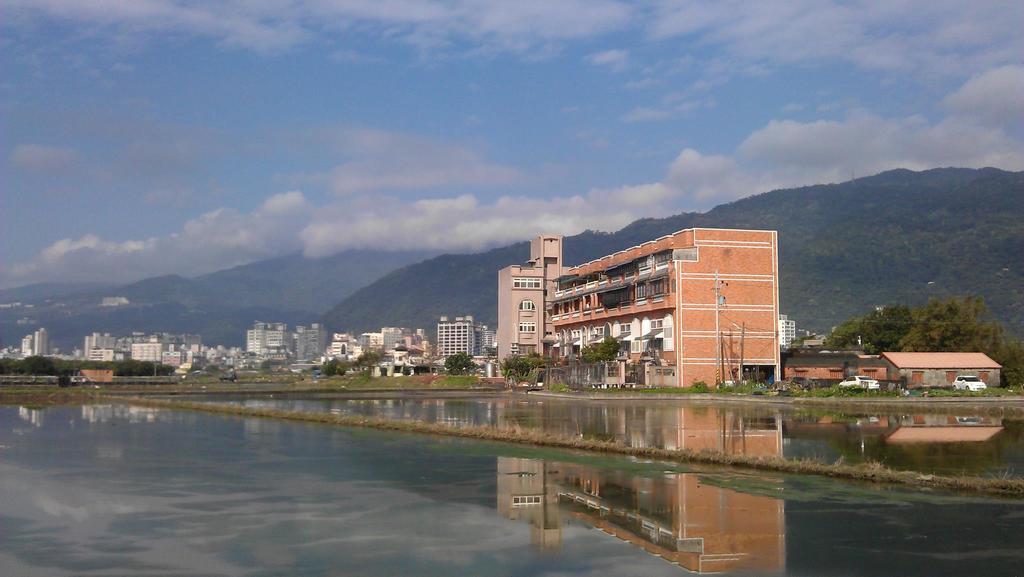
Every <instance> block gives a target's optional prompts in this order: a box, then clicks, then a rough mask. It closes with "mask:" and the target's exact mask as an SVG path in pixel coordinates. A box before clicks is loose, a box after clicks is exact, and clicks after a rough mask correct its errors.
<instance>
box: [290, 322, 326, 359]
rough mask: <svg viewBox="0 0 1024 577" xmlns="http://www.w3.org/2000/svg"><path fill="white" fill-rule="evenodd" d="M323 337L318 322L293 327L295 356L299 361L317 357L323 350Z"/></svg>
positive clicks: (321, 328)
mask: <svg viewBox="0 0 1024 577" xmlns="http://www.w3.org/2000/svg"><path fill="white" fill-rule="evenodd" d="M325 337H326V334H325V333H324V329H323V326H322V325H320V324H319V323H313V324H311V325H309V326H308V327H306V326H302V325H299V326H297V327H295V333H294V339H295V358H296V359H298V360H300V361H308V360H312V359H316V358H319V357H320V355H322V354H323V352H324V343H325Z"/></svg>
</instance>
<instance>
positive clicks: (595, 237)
mask: <svg viewBox="0 0 1024 577" xmlns="http://www.w3.org/2000/svg"><path fill="white" fill-rule="evenodd" d="M695 226H705V227H727V228H728V227H737V228H766V229H775V230H778V231H779V243H780V275H781V280H780V284H781V287H782V292H781V296H782V312H784V313H788V314H789V315H790V316H791V318H794V319H795V320H796V321H797V323H798V327H800V328H809V329H817V330H827V329H829V328H830V327H832V326H834V325H836V324H838V323H839V322H841V321H843V320H845V319H846V318H848V317H850V316H852V315H854V314H860V313H863V312H864V311H866V310H870V309H871V308H872V307H874V306H876V305H881V304H887V303H897V302H902V303H908V304H919V303H921V302H923V301H925V300H927V299H928V297H930V296H952V295H980V296H982V297H984V298H985V300H986V301H987V302H988V304H989V306H990V307H991V309H992V310H993V311H994V312H995V314H996V315H997V316H998V317H999V318H1000V319H1002V320H1003V322H1004V323H1005V324H1006V325H1007V327H1008V328H1009V329H1010V330H1011V331H1013V332H1015V333H1017V334H1022V333H1024V266H1022V264H1021V263H1022V262H1024V260H1022V257H1021V255H1022V254H1024V172H1016V173H1012V172H1005V171H1001V170H997V169H980V170H973V169H954V168H947V169H934V170H928V171H923V172H912V171H909V170H893V171H889V172H885V173H882V174H878V175H875V176H871V177H867V178H860V179H856V180H852V181H849V182H845V183H841V184H834V185H815V186H807V187H802V188H795V189H784V190H775V191H771V192H767V193H763V194H759V195H756V196H752V197H748V198H744V199H742V200H738V201H736V202H732V203H729V204H725V205H721V206H718V207H716V208H714V209H712V210H710V211H708V212H707V213H684V214H679V215H675V216H671V217H668V218H663V219H643V220H638V221H636V222H634V223H632V224H630V225H629V226H627V227H625V228H623V229H622V230H620V231H618V232H615V233H611V234H607V233H594V232H585V233H583V234H580V235H576V236H572V237H567V238H566V239H565V260H566V262H567V263H568V264H576V263H580V262H585V261H588V260H591V259H593V258H597V257H600V256H602V255H605V254H608V253H610V252H613V251H615V250H619V249H621V248H625V247H628V246H632V245H636V244H639V243H641V242H644V241H646V240H650V239H653V238H656V237H658V236H662V235H665V234H669V233H672V232H675V231H677V230H680V229H683V228H689V227H695ZM552 232H557V231H552ZM528 250H529V249H528V245H527V243H525V242H522V243H517V244H514V245H511V246H507V247H503V248H498V249H494V250H491V251H487V252H484V253H479V254H472V255H444V256H440V257H436V258H433V259H430V260H427V261H424V262H421V263H417V264H413V265H409V266H406V267H403V268H401V269H398V270H396V271H394V272H392V273H390V274H388V275H386V276H384V277H383V278H381V279H380V280H378V281H376V282H374V283H373V284H370V285H369V286H366V287H364V288H362V289H360V290H358V291H356V292H354V293H352V294H351V295H350V296H349V297H347V298H345V299H343V300H342V301H340V302H339V303H338V304H337V305H336V306H335V307H334V308H333V309H331V310H330V311H329V312H328V313H327V314H326V315H325V317H324V320H325V322H326V323H327V325H328V327H329V328H330V329H332V330H342V329H344V330H353V331H364V330H370V329H373V328H377V327H380V326H396V325H397V326H412V327H426V328H432V327H433V326H435V324H436V323H437V317H438V316H440V315H443V314H447V315H454V314H460V315H461V314H472V315H474V316H475V317H477V318H478V319H480V320H481V321H483V322H485V323H487V324H489V325H492V326H493V324H494V323H495V318H496V314H497V311H496V307H497V294H496V288H497V287H496V273H497V271H498V269H500V268H502V267H504V266H506V265H508V264H514V263H517V262H522V261H523V260H525V259H526V258H527V256H528Z"/></svg>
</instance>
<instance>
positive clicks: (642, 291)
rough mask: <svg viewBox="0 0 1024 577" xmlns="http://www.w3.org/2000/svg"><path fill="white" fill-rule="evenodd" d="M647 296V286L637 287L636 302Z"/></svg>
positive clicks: (640, 285) (639, 285)
mask: <svg viewBox="0 0 1024 577" xmlns="http://www.w3.org/2000/svg"><path fill="white" fill-rule="evenodd" d="M646 296H647V285H646V284H638V285H636V300H640V299H642V298H645V297H646Z"/></svg>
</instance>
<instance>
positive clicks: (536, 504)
mask: <svg viewBox="0 0 1024 577" xmlns="http://www.w3.org/2000/svg"><path fill="white" fill-rule="evenodd" d="M497 475H498V479H497V481H498V482H497V488H498V511H499V513H500V514H502V515H503V516H505V517H506V518H509V519H513V520H519V521H523V522H526V523H528V524H529V525H530V527H531V536H532V539H531V540H532V542H533V544H534V545H535V546H537V547H540V548H543V549H551V548H557V547H560V546H561V543H562V526H563V523H565V522H566V521H567V520H569V519H573V520H576V521H579V522H582V523H585V524H586V525H589V526H591V527H594V528H596V529H599V530H601V531H603V532H605V533H607V534H609V535H611V536H613V537H615V538H617V539H621V540H622V541H624V542H627V543H629V544H631V545H633V546H635V547H638V548H640V549H643V550H644V551H647V552H648V553H650V554H652V555H657V556H659V557H661V558H663V559H665V560H666V561H668V562H670V563H675V564H678V565H679V566H681V567H683V568H685V569H687V570H689V571H694V572H698V573H719V572H735V571H754V572H759V573H760V572H765V573H776V572H782V571H783V570H784V569H785V564H786V535H785V533H786V531H785V527H786V524H785V505H784V501H782V500H781V499H773V498H770V497H762V496H756V495H748V494H744V493H740V492H737V491H733V490H730V489H724V488H721V487H715V486H712V485H706V484H704V483H702V482H701V479H700V476H699V475H695V474H690V473H679V474H668V475H663V476H658V477H643V476H636V475H633V474H630V473H629V472H621V471H614V470H606V469H598V468H594V467H587V466H584V465H578V464H571V463H555V462H546V461H538V460H533V459H518V458H506V457H499V458H498V473H497Z"/></svg>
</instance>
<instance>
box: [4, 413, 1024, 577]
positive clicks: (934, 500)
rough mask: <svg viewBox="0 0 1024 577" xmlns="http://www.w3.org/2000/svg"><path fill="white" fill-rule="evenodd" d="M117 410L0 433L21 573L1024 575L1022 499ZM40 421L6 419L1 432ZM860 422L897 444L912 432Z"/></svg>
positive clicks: (11, 547)
mask: <svg viewBox="0 0 1024 577" xmlns="http://www.w3.org/2000/svg"><path fill="white" fill-rule="evenodd" d="M117 407H118V408H117V409H113V408H111V409H110V410H108V409H100V410H94V409H90V410H88V411H83V410H82V409H81V408H68V407H59V408H53V409H46V410H44V411H42V412H43V414H44V415H45V418H43V419H42V420H38V419H37V422H39V423H40V426H38V427H33V428H32V429H31V431H32V434H25V435H19V434H17V433H16V431H17V427H0V528H2V531H3V532H2V535H3V538H0V567H3V569H4V570H3V571H2V572H0V573H3V575H5V577H6V575H29V574H32V575H66V574H74V575H112V574H117V575H122V574H133V575H134V574H151V575H166V576H170V575H186V574H187V575H286V574H301V575H437V576H445V577H447V576H449V575H488V576H495V577H498V576H501V577H507V576H527V575H530V576H532V575H594V576H598V575H644V576H645V577H647V576H657V575H662V576H681V575H686V574H690V573H716V572H717V573H723V574H727V575H732V576H736V577H738V576H747V575H766V574H771V575H775V574H786V575H794V576H796V575H799V576H808V575H815V576H826V577H827V576H840V575H851V574H870V575H873V576H882V575H900V576H901V577H906V576H908V575H937V574H965V575H1014V574H1019V567H1021V566H1022V563H1024V553H1021V551H1020V548H1019V546H1018V545H1019V543H1020V542H1021V540H1022V539H1024V525H1022V524H1021V523H1020V520H1021V519H1022V518H1024V505H1022V504H1021V503H1019V502H1017V501H1011V500H1000V499H981V498H976V499H965V498H959V497H954V496H942V495H936V494H921V493H914V492H909V491H903V490H895V489H885V488H866V487H862V486H859V485H849V484H845V483H841V482H836V481H829V480H823V479H816V478H793V477H783V476H777V475H754V474H750V475H741V474H735V473H733V474H727V473H722V472H697V471H694V470H693V469H691V468H687V467H682V466H678V467H677V466H672V465H669V464H665V463H649V462H642V461H637V460H632V459H617V458H608V457H601V458H597V457H588V456H585V455H577V454H570V453H563V452H558V451H544V452H543V453H539V452H534V451H533V450H532V449H529V448H524V447H516V448H514V449H513V448H510V447H506V446H502V445H496V444H481V443H476V442H472V441H467V440H459V439H451V438H438V437H430V436H419V435H408V434H399V433H388V432H381V431H372V430H355V429H346V428H343V427H324V426H320V425H309V424H303V423H296V422H283V421H271V420H266V419H238V418H225V417H220V416H217V415H209V414H202V413H192V412H178V411H170V410H159V411H156V412H153V413H150V412H149V410H148V409H147V410H145V411H143V412H135V411H130V410H121V408H120V407H121V406H120V405H118V406H117ZM22 414H24V415H25V416H26V417H28V421H22V418H25V417H21V415H22ZM147 415H153V416H152V418H150V417H149V416H147ZM684 416H686V415H684ZM704 416H705V417H706V416H707V415H704ZM495 417H497V414H495ZM29 421H31V414H30V413H28V412H27V410H26V411H25V412H24V413H23V412H22V411H19V410H17V409H15V408H4V407H0V424H5V425H6V424H14V425H17V426H24V425H22V423H24V422H29ZM687 422H688V423H690V424H693V421H690V420H687ZM910 422H911V423H913V419H912V418H911V420H910ZM929 423H930V424H932V425H934V426H935V427H945V426H947V424H946V423H945V422H942V421H938V420H932V421H929V420H928V419H925V421H924V423H923V424H922V426H924V425H925V424H929ZM264 424H266V425H264ZM719 424H720V422H719ZM862 424H863V425H865V426H867V427H869V428H871V427H873V428H875V429H877V430H878V438H881V437H882V436H884V434H885V433H884V431H888V430H891V429H894V428H895V425H896V424H898V423H897V422H896V420H895V419H894V420H893V422H890V423H887V424H884V426H883V424H882V423H879V422H875V421H872V420H870V419H868V420H867V421H865V422H864V423H862ZM974 425H975V426H980V427H985V426H988V425H987V424H985V423H975V424H974ZM965 426H966V424H965ZM737 427H738V425H737ZM908 428H910V427H908ZM738 429H739V430H744V431H749V430H753V431H755V432H756V431H760V430H763V429H756V428H752V429H748V428H747V426H746V424H744V426H743V427H738ZM695 430H700V428H698V429H695ZM873 430H874V429H873ZM894 430H897V431H898V430H900V429H894ZM1004 433H1005V431H1004ZM1000 434H1003V433H1000ZM754 438H757V437H756V436H755V437H754ZM908 445H915V443H909V444H908ZM748 447H751V448H754V450H770V445H764V446H761V447H760V448H757V445H755V444H753V443H752V444H749V445H748ZM512 451H514V452H512ZM541 455H543V458H541Z"/></svg>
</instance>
